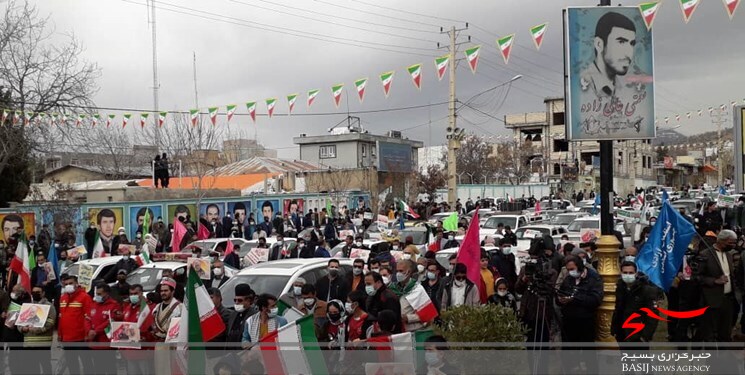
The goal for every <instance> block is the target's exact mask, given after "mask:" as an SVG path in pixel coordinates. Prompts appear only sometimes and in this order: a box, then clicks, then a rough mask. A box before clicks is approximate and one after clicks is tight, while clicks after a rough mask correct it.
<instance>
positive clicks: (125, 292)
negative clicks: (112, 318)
mask: <svg viewBox="0 0 745 375" xmlns="http://www.w3.org/2000/svg"><path fill="white" fill-rule="evenodd" d="M129 290H130V285H129V284H128V283H127V270H124V269H122V270H119V272H117V273H116V283H114V285H113V286H112V287H111V291H112V293H111V294H112V297H113V298H114V299H116V300H117V301H119V302H122V303H126V302H127V300H129Z"/></svg>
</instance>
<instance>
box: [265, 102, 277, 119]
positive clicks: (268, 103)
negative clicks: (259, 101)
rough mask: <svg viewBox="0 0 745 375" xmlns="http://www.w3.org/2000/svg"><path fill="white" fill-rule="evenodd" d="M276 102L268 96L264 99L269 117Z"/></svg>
mask: <svg viewBox="0 0 745 375" xmlns="http://www.w3.org/2000/svg"><path fill="white" fill-rule="evenodd" d="M276 104H277V99H276V98H269V99H267V100H266V112H267V113H268V114H269V118H272V116H274V106H275V105H276Z"/></svg>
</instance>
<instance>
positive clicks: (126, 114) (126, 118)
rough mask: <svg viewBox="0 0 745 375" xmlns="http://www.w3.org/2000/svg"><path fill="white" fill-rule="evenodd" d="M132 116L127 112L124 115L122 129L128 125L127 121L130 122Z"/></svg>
mask: <svg viewBox="0 0 745 375" xmlns="http://www.w3.org/2000/svg"><path fill="white" fill-rule="evenodd" d="M130 117H132V115H131V114H129V113H125V114H124V115H122V129H123V128H126V127H127V123H129V119H130Z"/></svg>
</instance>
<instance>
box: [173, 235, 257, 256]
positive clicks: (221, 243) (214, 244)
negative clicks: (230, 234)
mask: <svg viewBox="0 0 745 375" xmlns="http://www.w3.org/2000/svg"><path fill="white" fill-rule="evenodd" d="M228 240H230V242H232V243H233V246H234V249H240V248H241V246H243V245H244V244H247V243H249V242H250V241H249V240H245V239H243V238H210V239H207V240H199V241H194V242H192V243H190V244H189V245H188V246H185V247H184V248H183V249H181V252H182V253H189V254H191V253H193V252H194V248H199V249H201V250H202V252H201V255H200V256H202V257H206V256H209V254H210V253H212V252H218V253H220V254H222V253H224V252H225V249H226V248H227V246H228Z"/></svg>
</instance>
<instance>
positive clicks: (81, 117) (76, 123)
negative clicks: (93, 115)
mask: <svg viewBox="0 0 745 375" xmlns="http://www.w3.org/2000/svg"><path fill="white" fill-rule="evenodd" d="M83 121H85V113H81V114H79V115H78V119H77V120H76V121H75V126H80V124H82V123H83Z"/></svg>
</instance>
